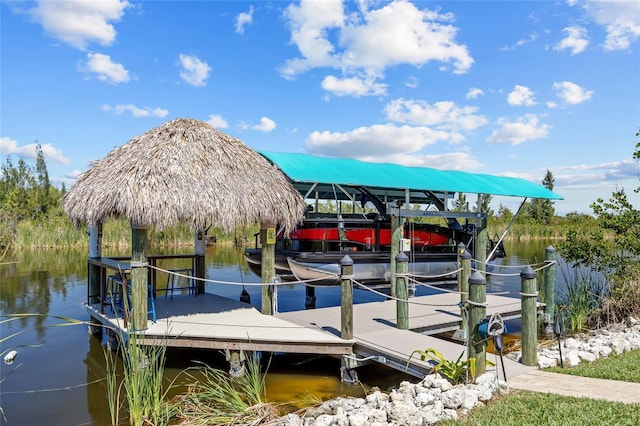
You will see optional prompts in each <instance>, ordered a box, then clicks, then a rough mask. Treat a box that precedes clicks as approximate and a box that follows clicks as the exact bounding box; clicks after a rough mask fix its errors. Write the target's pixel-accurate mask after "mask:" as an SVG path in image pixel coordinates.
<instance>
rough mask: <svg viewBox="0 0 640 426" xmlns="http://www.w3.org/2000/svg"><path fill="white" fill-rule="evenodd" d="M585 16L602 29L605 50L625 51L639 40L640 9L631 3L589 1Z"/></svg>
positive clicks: (586, 4)
mask: <svg viewBox="0 0 640 426" xmlns="http://www.w3.org/2000/svg"><path fill="white" fill-rule="evenodd" d="M584 8H585V10H586V11H587V15H588V16H589V17H590V18H591V19H593V20H594V21H595V22H596V23H597V24H598V25H601V26H602V27H604V29H605V31H606V32H607V37H606V39H605V42H604V49H605V50H625V49H628V48H629V47H631V44H632V43H635V42H636V41H637V40H638V38H640V7H639V6H638V2H637V0H632V1H589V2H585V3H584Z"/></svg>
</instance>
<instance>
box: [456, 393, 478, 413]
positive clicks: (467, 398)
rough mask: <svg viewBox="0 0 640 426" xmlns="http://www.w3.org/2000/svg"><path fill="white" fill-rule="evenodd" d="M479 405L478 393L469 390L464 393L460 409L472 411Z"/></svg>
mask: <svg viewBox="0 0 640 426" xmlns="http://www.w3.org/2000/svg"><path fill="white" fill-rule="evenodd" d="M476 405H478V391H475V390H473V389H467V390H465V391H464V400H463V401H462V405H461V406H460V408H462V409H463V410H471V409H472V408H473V407H475V406H476Z"/></svg>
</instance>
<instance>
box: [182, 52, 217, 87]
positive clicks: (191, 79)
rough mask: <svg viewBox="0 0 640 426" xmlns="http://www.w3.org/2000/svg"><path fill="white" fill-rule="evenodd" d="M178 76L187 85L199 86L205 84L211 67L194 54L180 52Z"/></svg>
mask: <svg viewBox="0 0 640 426" xmlns="http://www.w3.org/2000/svg"><path fill="white" fill-rule="evenodd" d="M179 58H180V66H181V67H182V70H181V71H180V77H181V78H182V79H183V80H184V81H185V82H186V83H187V84H189V85H191V86H196V87H201V86H206V85H207V78H208V77H209V72H210V71H211V67H210V66H209V65H208V64H207V63H206V62H203V61H202V60H200V59H199V58H198V57H197V56H195V55H185V54H183V53H181V54H180V57H179Z"/></svg>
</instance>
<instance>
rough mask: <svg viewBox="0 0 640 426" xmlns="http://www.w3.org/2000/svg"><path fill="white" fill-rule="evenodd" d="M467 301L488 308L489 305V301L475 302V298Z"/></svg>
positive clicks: (472, 304)
mask: <svg viewBox="0 0 640 426" xmlns="http://www.w3.org/2000/svg"><path fill="white" fill-rule="evenodd" d="M466 302H467V303H468V304H470V305H471V306H478V307H480V308H486V307H487V306H489V304H488V303H487V302H474V301H473V300H470V299H467V300H466Z"/></svg>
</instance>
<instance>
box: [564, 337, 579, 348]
mask: <svg viewBox="0 0 640 426" xmlns="http://www.w3.org/2000/svg"><path fill="white" fill-rule="evenodd" d="M564 347H565V349H578V348H579V347H580V342H578V341H577V340H576V339H574V338H573V337H568V338H567V339H566V340H565V341H564Z"/></svg>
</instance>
